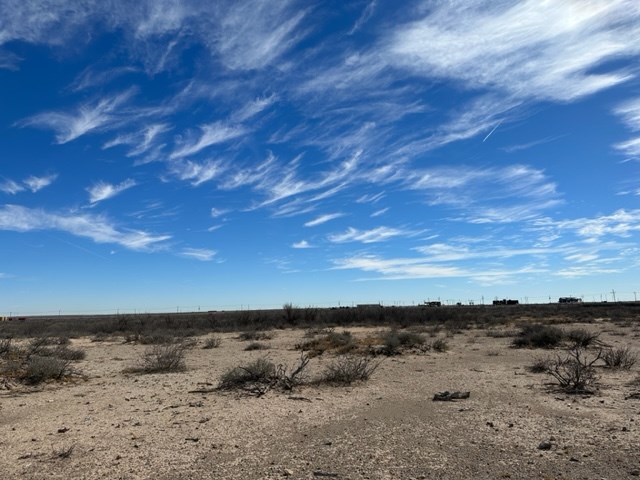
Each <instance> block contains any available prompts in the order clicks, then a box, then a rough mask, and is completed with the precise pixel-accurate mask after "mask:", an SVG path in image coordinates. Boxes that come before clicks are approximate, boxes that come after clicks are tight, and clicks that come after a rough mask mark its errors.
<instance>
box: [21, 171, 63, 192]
mask: <svg viewBox="0 0 640 480" xmlns="http://www.w3.org/2000/svg"><path fill="white" fill-rule="evenodd" d="M57 178H58V175H57V174H55V173H54V174H51V175H44V176H42V177H37V176H35V175H31V176H29V177H27V178H25V179H24V184H25V185H26V186H27V188H28V189H29V190H31V191H32V192H33V193H36V192H39V191H40V190H42V189H43V188H46V187H48V186H49V185H51V184H52V183H53V182H55V181H56V180H57Z"/></svg>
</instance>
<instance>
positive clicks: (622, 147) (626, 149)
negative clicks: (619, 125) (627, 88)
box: [613, 98, 640, 158]
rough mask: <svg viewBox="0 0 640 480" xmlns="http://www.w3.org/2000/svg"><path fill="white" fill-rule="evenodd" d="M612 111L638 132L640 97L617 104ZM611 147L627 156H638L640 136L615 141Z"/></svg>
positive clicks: (639, 128) (639, 152) (630, 128)
mask: <svg viewBox="0 0 640 480" xmlns="http://www.w3.org/2000/svg"><path fill="white" fill-rule="evenodd" d="M614 112H615V114H616V115H618V116H619V117H620V118H621V119H622V121H623V122H624V124H625V125H626V126H627V127H628V128H629V130H631V131H632V132H640V98H635V99H633V100H630V101H628V102H625V103H623V104H622V105H619V106H618V108H616V109H615V111H614ZM613 147H614V148H615V149H616V150H618V151H620V152H621V153H622V154H623V155H626V156H627V157H629V158H640V137H634V138H631V139H629V140H627V141H625V142H620V143H617V144H615V145H614V146H613Z"/></svg>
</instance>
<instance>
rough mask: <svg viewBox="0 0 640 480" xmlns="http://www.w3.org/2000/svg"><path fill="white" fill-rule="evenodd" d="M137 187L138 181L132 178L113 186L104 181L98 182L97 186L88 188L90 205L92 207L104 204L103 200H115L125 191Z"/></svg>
mask: <svg viewBox="0 0 640 480" xmlns="http://www.w3.org/2000/svg"><path fill="white" fill-rule="evenodd" d="M136 185H137V183H136V181H135V180H132V179H130V178H128V179H126V180H124V181H122V182H120V183H118V184H111V183H107V182H103V181H100V182H97V183H96V184H94V185H92V186H91V187H89V188H87V192H89V203H91V205H95V204H96V203H98V202H102V201H103V200H107V199H109V198H113V197H115V196H116V195H119V194H121V193H122V192H124V191H125V190H128V189H130V188H132V187H135V186H136Z"/></svg>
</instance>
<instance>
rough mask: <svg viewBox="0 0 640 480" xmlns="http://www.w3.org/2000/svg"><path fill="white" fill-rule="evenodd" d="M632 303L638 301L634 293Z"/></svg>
mask: <svg viewBox="0 0 640 480" xmlns="http://www.w3.org/2000/svg"><path fill="white" fill-rule="evenodd" d="M633 301H634V302H637V301H638V297H636V292H633Z"/></svg>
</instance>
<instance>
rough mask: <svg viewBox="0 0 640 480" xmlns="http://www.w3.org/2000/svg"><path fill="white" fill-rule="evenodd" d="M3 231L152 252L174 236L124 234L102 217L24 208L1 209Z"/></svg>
mask: <svg viewBox="0 0 640 480" xmlns="http://www.w3.org/2000/svg"><path fill="white" fill-rule="evenodd" d="M0 230H8V231H14V232H31V231H38V230H58V231H62V232H67V233H69V234H71V235H75V236H78V237H83V238H89V239H91V240H93V241H94V242H96V243H113V244H118V245H121V246H123V247H125V248H127V249H130V250H140V251H151V250H157V249H160V248H163V244H164V243H165V242H166V241H167V240H169V239H170V238H171V236H170V235H153V234H150V233H148V232H144V231H141V230H121V229H118V228H117V227H116V226H115V225H113V224H112V223H111V222H110V221H109V220H108V219H106V218H105V217H103V216H99V215H90V214H77V213H74V212H71V213H52V212H47V211H46V210H42V209H34V208H27V207H23V206H20V205H4V206H2V207H0Z"/></svg>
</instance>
